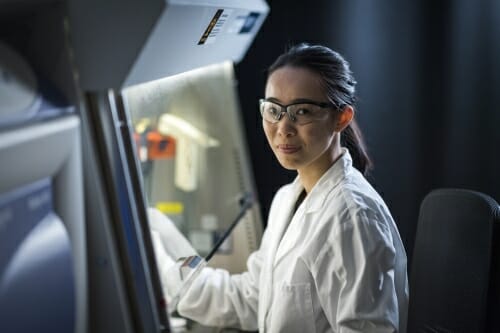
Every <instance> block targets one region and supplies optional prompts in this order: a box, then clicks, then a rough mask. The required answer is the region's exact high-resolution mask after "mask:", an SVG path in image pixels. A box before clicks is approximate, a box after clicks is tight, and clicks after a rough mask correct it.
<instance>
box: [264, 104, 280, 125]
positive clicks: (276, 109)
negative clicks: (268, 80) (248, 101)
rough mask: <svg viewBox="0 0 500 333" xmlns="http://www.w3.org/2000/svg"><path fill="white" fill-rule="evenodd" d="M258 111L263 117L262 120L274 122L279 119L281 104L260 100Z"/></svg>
mask: <svg viewBox="0 0 500 333" xmlns="http://www.w3.org/2000/svg"><path fill="white" fill-rule="evenodd" d="M260 113H261V114H262V118H264V120H266V121H269V122H271V123H276V122H278V121H279V119H280V115H281V106H279V105H278V104H275V103H273V102H268V101H262V102H261V103H260Z"/></svg>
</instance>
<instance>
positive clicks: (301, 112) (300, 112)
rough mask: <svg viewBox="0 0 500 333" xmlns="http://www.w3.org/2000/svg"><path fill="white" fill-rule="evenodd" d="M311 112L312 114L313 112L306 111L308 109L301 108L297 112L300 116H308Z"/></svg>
mask: <svg viewBox="0 0 500 333" xmlns="http://www.w3.org/2000/svg"><path fill="white" fill-rule="evenodd" d="M310 112H311V111H309V110H308V109H306V108H300V109H298V110H297V114H298V115H306V114H308V113H310Z"/></svg>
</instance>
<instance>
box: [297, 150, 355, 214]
mask: <svg viewBox="0 0 500 333" xmlns="http://www.w3.org/2000/svg"><path fill="white" fill-rule="evenodd" d="M351 172H352V158H351V154H349V151H348V150H347V148H342V155H341V156H340V158H339V159H338V160H337V161H335V163H333V165H332V166H331V167H330V168H329V169H328V170H327V171H326V172H325V173H324V174H323V176H321V178H320V179H319V180H318V182H317V183H316V184H315V185H314V187H313V188H312V190H311V192H310V193H309V194H308V195H307V197H306V199H305V200H304V205H305V207H304V208H305V213H306V214H307V213H312V212H315V211H318V210H320V209H321V207H322V206H323V204H324V202H325V199H326V197H327V195H328V194H329V193H330V192H331V191H332V190H333V189H334V188H335V187H336V186H337V185H338V184H339V183H340V182H341V181H342V180H343V179H345V178H346V176H347V175H348V174H350V173H351ZM295 182H299V184H300V179H299V177H297V178H296V179H295V181H294V183H295ZM301 186H302V185H301ZM299 193H300V192H299Z"/></svg>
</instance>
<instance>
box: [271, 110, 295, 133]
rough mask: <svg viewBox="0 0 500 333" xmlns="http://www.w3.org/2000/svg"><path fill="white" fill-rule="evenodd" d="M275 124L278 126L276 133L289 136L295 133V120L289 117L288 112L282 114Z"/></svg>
mask: <svg viewBox="0 0 500 333" xmlns="http://www.w3.org/2000/svg"><path fill="white" fill-rule="evenodd" d="M276 126H278V134H279V135H281V136H290V135H294V134H295V133H297V128H296V127H295V122H293V121H292V120H291V119H290V117H289V116H288V114H283V116H282V117H281V119H280V120H279V121H278V123H276Z"/></svg>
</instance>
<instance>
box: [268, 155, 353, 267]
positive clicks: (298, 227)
mask: <svg viewBox="0 0 500 333" xmlns="http://www.w3.org/2000/svg"><path fill="white" fill-rule="evenodd" d="M351 165H352V160H351V157H350V155H349V152H348V151H347V150H346V149H344V150H343V154H342V156H341V158H339V160H338V161H337V162H335V163H334V164H333V165H332V166H331V167H330V169H328V170H327V171H326V172H325V174H324V175H323V176H322V177H321V178H320V179H319V180H318V182H317V183H316V185H315V186H314V187H313V189H312V190H311V193H309V194H308V195H307V197H306V198H305V200H304V202H303V205H302V206H303V207H300V208H299V209H298V210H297V212H296V214H295V216H293V218H292V216H290V214H291V211H292V208H293V205H294V204H295V202H296V200H297V198H298V196H299V194H300V192H301V191H302V187H301V186H298V187H295V188H294V190H295V192H292V193H291V195H290V201H291V202H292V205H291V206H290V207H288V208H289V210H288V211H287V214H288V215H287V217H289V219H291V221H290V226H289V229H293V232H288V231H287V229H286V226H287V225H286V224H285V229H284V230H283V231H282V232H283V233H282V234H281V237H280V239H281V242H278V247H277V252H276V256H275V259H274V265H273V267H276V266H277V265H278V263H279V262H280V261H281V260H282V259H283V258H284V257H285V256H286V255H287V254H288V253H289V252H290V251H291V250H293V249H294V248H295V247H296V246H297V244H299V243H300V241H299V240H298V238H303V237H305V236H306V234H307V230H308V229H309V227H310V226H309V225H307V224H308V223H314V220H315V218H314V213H315V212H318V211H321V210H322V208H323V205H324V203H325V201H326V198H327V196H328V194H329V193H330V192H331V191H332V190H333V189H334V188H335V187H336V186H337V185H338V184H339V183H340V182H341V181H342V180H343V179H344V178H345V176H346V174H347V173H349V172H350V168H351ZM286 221H288V219H287V220H286ZM297 223H298V224H297ZM292 224H293V225H292ZM290 231H292V230H290ZM278 241H279V240H278Z"/></svg>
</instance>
